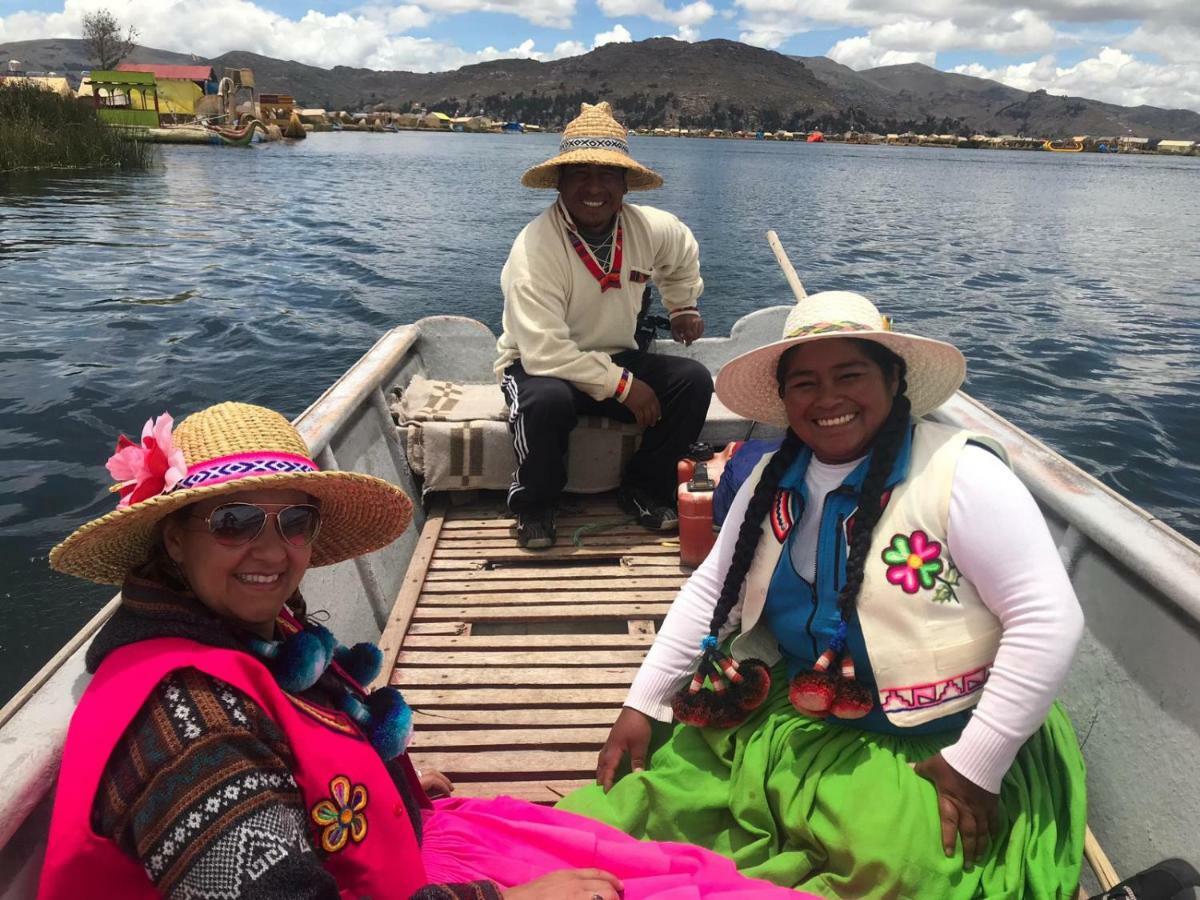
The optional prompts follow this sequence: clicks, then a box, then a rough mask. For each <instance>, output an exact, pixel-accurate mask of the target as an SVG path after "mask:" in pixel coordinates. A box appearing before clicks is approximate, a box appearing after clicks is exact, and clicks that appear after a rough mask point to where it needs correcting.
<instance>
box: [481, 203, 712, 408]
mask: <svg viewBox="0 0 1200 900" xmlns="http://www.w3.org/2000/svg"><path fill="white" fill-rule="evenodd" d="M619 215H620V221H621V230H622V237H623V247H622V258H621V285H620V287H614V288H609V289H608V290H607V291H604V292H601V290H600V284H599V282H598V281H597V280H596V278H595V277H594V276H593V275H592V274H591V273H590V272H589V271H588V269H587V267H586V266H585V265H584V263H583V261H582V260H581V259H580V258H579V254H578V253H576V251H575V248H574V247H572V246H571V242H570V240H569V239H568V237H567V223H568V222H569V218H568V217H567V213H566V211H565V210H564V209H563V208H562V206H561V204H560V203H559V202H557V201H556V202H555V203H554V205H553V206H551V207H550V208H549V209H547V210H546V211H545V212H544V213H542V214H541V215H540V216H538V217H537V218H536V219H534V220H533V221H532V222H530V223H529V224H528V225H526V226H525V228H524V229H522V231H521V233H520V234H519V235H517V239H516V240H515V241H514V242H513V246H512V250H511V251H509V254H508V261H507V262H505V264H504V269H503V271H502V272H501V273H500V286H501V288H502V289H503V291H504V318H503V325H504V333H503V334H501V335H500V339H499V341H497V343H496V349H497V350H498V351H499V354H500V355H499V359H497V360H496V365H495V371H496V376H497V378H499V377H501V376H502V375H503V373H504V370H505V369H506V368H507V367H508V366H510V365H511V364H512V363H513V361H514V360H517V359H520V360H521V365H522V366H523V367H524V368H525V371H526V372H528V373H529V374H530V375H548V376H550V377H553V378H561V379H562V380H564V381H569V382H571V384H573V385H574V386H575V387H577V388H579V390H581V391H583V392H584V393H585V394H587V395H589V396H591V397H594V398H595V399H597V400H606V399H608V398H609V397H612V396H613V395H614V393H615V392H616V389H617V382H618V381H619V380H620V377H621V367H620V366H617V365H615V364H614V363H613V361H612V354H614V353H619V352H620V351H622V350H632V349H634V348H635V347H636V346H637V345H636V344H635V343H634V339H633V332H634V328H635V327H636V324H637V316H638V313H639V312H640V311H641V308H642V291H643V290H644V289H645V286H646V285H645V281H646V279H647V278H650V279H652V280H653V281H654V283H655V284H656V285H657V286H658V290H659V293H660V294H661V295H662V301H663V305H664V306H666V308H667V309H668V310H670V311H674V310H679V309H683V308H684V307H689V306H695V305H696V301H697V299H698V298H699V297H700V294H701V292H702V291H703V290H704V282H703V281H702V280H701V278H700V248H699V247H698V246H697V244H696V239H695V238H694V237H693V236H692V232H691V230H690V229H689V228H688V227H687V226H686V225H684V224H683V223H682V222H681V221H679V219H677V218H676V217H675V216H674V215H672V214H671V213H669V212H664V211H663V210H661V209H655V208H654V207H652V206H636V205H634V204H632V203H626V204H624V205H623V207H622V210H621V212H620V214H619ZM635 273H637V274H636V275H635Z"/></svg>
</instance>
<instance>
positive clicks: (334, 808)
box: [311, 775, 367, 853]
mask: <svg viewBox="0 0 1200 900" xmlns="http://www.w3.org/2000/svg"><path fill="white" fill-rule="evenodd" d="M329 793H330V796H332V797H333V799H332V800H319V801H317V804H316V805H315V806H313V808H312V812H311V815H312V820H313V821H314V822H316V823H317V825H318V826H319V827H321V828H322V829H323V830H322V831H321V847H322V848H323V849H324V850H325V852H326V853H337V852H338V851H339V850H341V849H343V848H344V847H345V846H346V841H347V840H352V841H354V843H356V844H359V843H362V841H363V839H364V838H365V837H366V836H367V812H366V810H367V788H366V786H365V785H361V784H354V785H352V784H351V783H350V779H349V778H347V777H346V776H345V775H338V776H336V777H334V779H333V780H332V781H330V782H329Z"/></svg>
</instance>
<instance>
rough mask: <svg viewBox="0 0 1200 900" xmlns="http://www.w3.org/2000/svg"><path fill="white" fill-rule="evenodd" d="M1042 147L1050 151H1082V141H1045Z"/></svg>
mask: <svg viewBox="0 0 1200 900" xmlns="http://www.w3.org/2000/svg"><path fill="white" fill-rule="evenodd" d="M1042 149H1043V150H1049V151H1051V152H1052V153H1082V152H1083V143H1082V142H1080V141H1045V142H1044V143H1043V144H1042Z"/></svg>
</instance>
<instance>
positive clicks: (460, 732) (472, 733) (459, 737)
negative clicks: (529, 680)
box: [409, 728, 608, 753]
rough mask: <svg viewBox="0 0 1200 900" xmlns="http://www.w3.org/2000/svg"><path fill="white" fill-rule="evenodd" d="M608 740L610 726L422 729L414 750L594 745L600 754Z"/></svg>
mask: <svg viewBox="0 0 1200 900" xmlns="http://www.w3.org/2000/svg"><path fill="white" fill-rule="evenodd" d="M607 739H608V729H607V728H489V729H479V728H463V729H457V730H454V731H418V732H416V733H415V734H414V735H413V739H412V743H411V744H409V752H410V753H426V752H430V751H434V750H438V751H456V750H458V751H468V750H488V749H491V750H495V749H496V748H497V747H499V748H500V749H501V750H505V751H507V750H509V749H513V748H521V747H547V748H549V747H560V748H561V747H576V748H584V749H588V748H590V749H591V750H593V751H594V752H596V753H599V751H600V748H601V747H602V746H603V745H604V742H605V741H606V740H607Z"/></svg>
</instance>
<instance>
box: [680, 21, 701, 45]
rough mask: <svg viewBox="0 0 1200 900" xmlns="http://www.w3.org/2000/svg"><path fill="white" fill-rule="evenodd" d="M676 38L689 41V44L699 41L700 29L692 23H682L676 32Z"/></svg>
mask: <svg viewBox="0 0 1200 900" xmlns="http://www.w3.org/2000/svg"><path fill="white" fill-rule="evenodd" d="M675 40H677V41H687V42H688V43H689V44H690V43H692V42H693V41H698V40H700V29H699V28H694V27H693V26H691V25H680V26H679V30H678V31H676V32H675Z"/></svg>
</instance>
